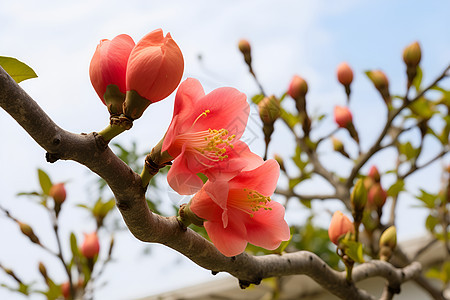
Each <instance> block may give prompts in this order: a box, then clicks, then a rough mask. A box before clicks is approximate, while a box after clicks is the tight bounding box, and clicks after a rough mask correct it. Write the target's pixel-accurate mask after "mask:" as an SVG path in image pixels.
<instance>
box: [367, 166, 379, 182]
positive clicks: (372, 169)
mask: <svg viewBox="0 0 450 300" xmlns="http://www.w3.org/2000/svg"><path fill="white" fill-rule="evenodd" d="M368 176H369V177H370V178H372V179H373V181H375V182H380V179H381V178H380V172H378V168H377V167H376V166H375V165H374V166H371V167H370V170H369V175H368Z"/></svg>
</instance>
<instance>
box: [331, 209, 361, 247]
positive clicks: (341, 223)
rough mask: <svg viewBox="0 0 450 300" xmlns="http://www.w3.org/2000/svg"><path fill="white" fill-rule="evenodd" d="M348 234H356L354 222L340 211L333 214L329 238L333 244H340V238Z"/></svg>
mask: <svg viewBox="0 0 450 300" xmlns="http://www.w3.org/2000/svg"><path fill="white" fill-rule="evenodd" d="M348 232H352V233H353V232H355V227H354V226H353V223H352V221H350V219H349V218H347V217H346V216H345V215H344V214H343V213H342V212H340V211H339V210H338V211H336V212H335V213H334V214H333V217H332V218H331V223H330V227H329V228H328V236H329V237H330V241H331V242H333V244H335V245H338V244H339V238H340V237H342V236H344V235H346V234H347V233H348Z"/></svg>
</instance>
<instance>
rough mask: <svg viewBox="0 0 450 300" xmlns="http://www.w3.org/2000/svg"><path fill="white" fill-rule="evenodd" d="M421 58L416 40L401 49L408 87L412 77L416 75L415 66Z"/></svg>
mask: <svg viewBox="0 0 450 300" xmlns="http://www.w3.org/2000/svg"><path fill="white" fill-rule="evenodd" d="M421 58H422V51H421V50H420V45H419V43H418V42H417V41H416V42H414V43H412V44H410V45H409V46H407V47H406V48H405V49H404V50H403V61H404V62H405V64H406V74H407V76H408V89H409V88H410V87H411V85H412V82H413V80H414V78H415V77H416V76H417V67H418V66H419V63H420V59H421Z"/></svg>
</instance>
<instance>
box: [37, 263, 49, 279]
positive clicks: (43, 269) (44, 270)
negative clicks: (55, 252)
mask: <svg viewBox="0 0 450 300" xmlns="http://www.w3.org/2000/svg"><path fill="white" fill-rule="evenodd" d="M39 273H41V275H42V277H44V278H45V279H47V278H48V275H47V268H46V267H45V265H44V264H43V263H42V262H41V261H40V262H39Z"/></svg>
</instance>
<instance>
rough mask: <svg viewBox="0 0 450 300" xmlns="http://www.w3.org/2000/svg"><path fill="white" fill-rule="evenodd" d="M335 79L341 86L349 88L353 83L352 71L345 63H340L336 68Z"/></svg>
mask: <svg viewBox="0 0 450 300" xmlns="http://www.w3.org/2000/svg"><path fill="white" fill-rule="evenodd" d="M336 74H337V79H338V81H339V82H340V83H341V84H342V85H343V86H349V85H350V84H351V83H352V81H353V71H352V69H351V68H350V66H349V65H348V64H347V63H346V62H342V63H340V64H339V66H338V67H337V71H336Z"/></svg>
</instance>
